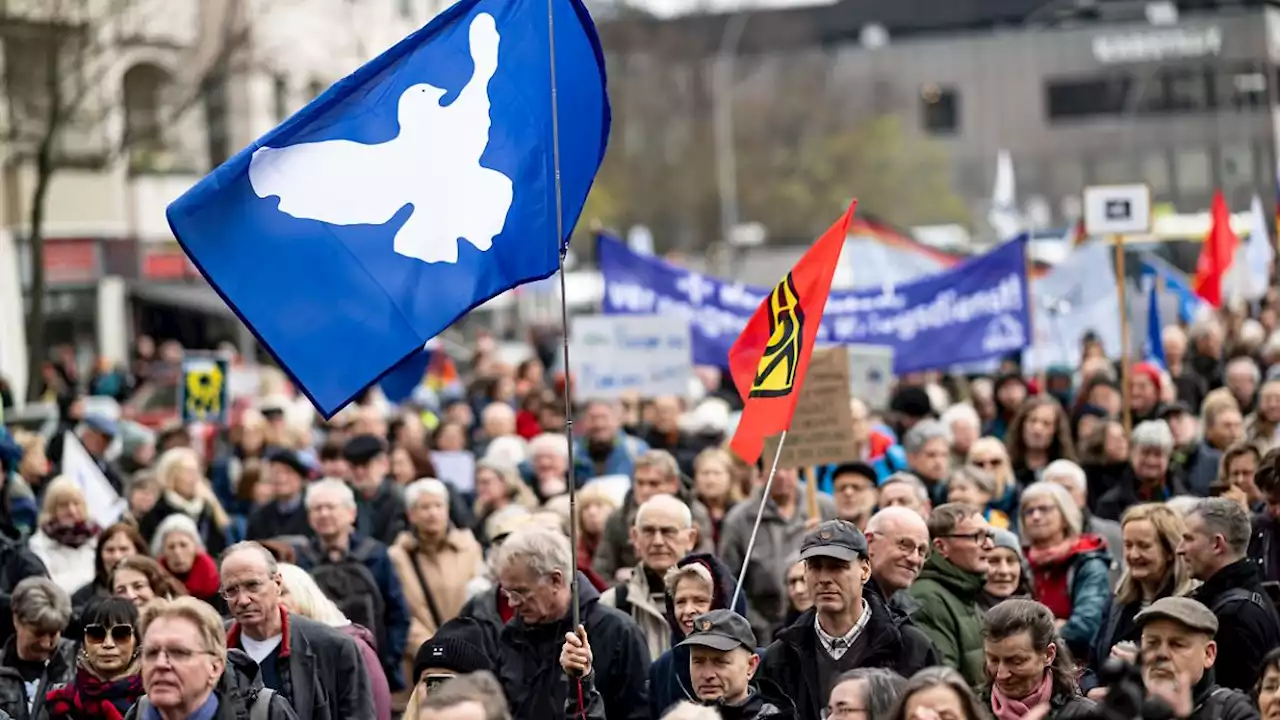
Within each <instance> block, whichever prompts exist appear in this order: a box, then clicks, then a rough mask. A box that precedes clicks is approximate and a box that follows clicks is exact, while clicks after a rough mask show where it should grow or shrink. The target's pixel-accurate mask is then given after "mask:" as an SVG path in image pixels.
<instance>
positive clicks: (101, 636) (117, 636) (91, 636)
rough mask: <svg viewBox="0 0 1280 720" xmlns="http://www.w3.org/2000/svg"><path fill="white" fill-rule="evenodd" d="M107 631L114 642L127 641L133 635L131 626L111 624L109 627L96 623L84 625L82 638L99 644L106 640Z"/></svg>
mask: <svg viewBox="0 0 1280 720" xmlns="http://www.w3.org/2000/svg"><path fill="white" fill-rule="evenodd" d="M108 633H110V635H111V639H112V641H114V642H116V643H122V642H127V641H128V640H129V639H130V638H132V637H133V626H132V625H112V626H111V627H110V628H109V629H108V628H107V626H105V625H99V624H97V623H93V624H90V625H85V626H84V639H85V640H88V641H89V642H91V643H93V644H95V645H101V644H102V643H104V642H106V641H107V634H108Z"/></svg>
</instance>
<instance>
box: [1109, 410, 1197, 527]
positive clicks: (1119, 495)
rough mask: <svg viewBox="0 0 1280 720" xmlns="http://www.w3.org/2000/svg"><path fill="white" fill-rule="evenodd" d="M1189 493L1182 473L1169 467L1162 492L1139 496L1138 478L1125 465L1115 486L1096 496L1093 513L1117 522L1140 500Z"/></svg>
mask: <svg viewBox="0 0 1280 720" xmlns="http://www.w3.org/2000/svg"><path fill="white" fill-rule="evenodd" d="M1134 422H1137V420H1134ZM1191 494H1192V493H1191V491H1190V490H1188V489H1187V484H1186V481H1185V480H1184V479H1183V477H1182V473H1179V472H1178V471H1177V470H1175V469H1174V468H1172V467H1170V468H1169V471H1168V472H1167V473H1166V474H1165V479H1164V491H1163V494H1162V495H1158V496H1156V497H1151V498H1144V497H1140V496H1139V494H1138V478H1137V476H1136V475H1134V474H1133V468H1132V467H1127V468H1125V472H1124V475H1122V476H1121V477H1120V481H1119V482H1118V483H1117V484H1116V486H1115V487H1113V488H1111V489H1110V490H1108V491H1106V492H1105V493H1103V494H1102V495H1101V496H1100V497H1099V498H1098V507H1097V508H1096V509H1095V510H1094V513H1093V514H1094V515H1097V516H1098V517H1100V518H1102V519H1104V520H1115V521H1117V522H1118V521H1119V520H1120V516H1121V515H1123V514H1124V511H1125V510H1126V509H1128V508H1129V507H1130V506H1132V505H1137V504H1138V503H1142V502H1164V501H1165V500H1168V499H1169V498H1172V497H1176V496H1178V495H1191Z"/></svg>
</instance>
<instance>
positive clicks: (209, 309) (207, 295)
mask: <svg viewBox="0 0 1280 720" xmlns="http://www.w3.org/2000/svg"><path fill="white" fill-rule="evenodd" d="M129 292H130V294H131V295H132V296H133V297H135V298H137V299H139V300H142V301H144V302H149V303H155V304H156V305H165V306H168V307H173V308H180V309H182V310H191V311H194V312H198V313H203V314H205V315H216V316H218V317H227V318H234V317H235V313H233V312H231V309H230V308H228V307H227V305H226V303H224V302H222V298H220V297H218V294H217V293H216V292H214V291H213V288H211V287H209V286H208V285H205V284H204V283H200V284H196V285H185V284H183V285H179V284H174V283H146V284H143V283H134V284H132V285H131V286H130V288H129Z"/></svg>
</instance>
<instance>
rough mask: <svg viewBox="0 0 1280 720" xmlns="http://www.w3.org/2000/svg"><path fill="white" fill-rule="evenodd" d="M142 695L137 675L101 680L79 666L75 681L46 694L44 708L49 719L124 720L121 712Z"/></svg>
mask: <svg viewBox="0 0 1280 720" xmlns="http://www.w3.org/2000/svg"><path fill="white" fill-rule="evenodd" d="M135 670H136V667H135ZM141 696H142V675H141V674H140V673H137V672H135V673H133V674H132V675H127V676H125V677H122V678H120V679H118V680H103V679H101V678H99V677H98V676H96V675H94V674H93V673H91V672H89V670H87V669H86V668H84V667H83V666H81V667H79V668H77V669H76V679H75V682H72V683H68V684H66V685H63V686H62V687H60V688H58V689H57V690H51V691H49V693H48V694H47V695H45V709H46V710H48V711H49V717H51V718H64V717H65V718H75V720H98V719H99V718H101V719H103V720H124V713H125V712H127V711H128V709H129V708H130V707H132V706H133V704H134V702H136V701H137V699H138V698H139V697H141ZM122 708H123V709H122Z"/></svg>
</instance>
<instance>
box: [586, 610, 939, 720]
mask: <svg viewBox="0 0 1280 720" xmlns="http://www.w3.org/2000/svg"><path fill="white" fill-rule="evenodd" d="M863 599H865V600H866V601H867V607H868V608H870V610H871V618H870V620H868V621H867V626H866V628H864V629H863V632H864V633H866V634H867V642H866V644H865V645H862V646H861V647H862V649H863V657H861V658H859V659H858V663H857V664H858V667H880V668H886V669H889V670H893V671H894V672H896V673H898V674H899V675H901V676H903V677H908V678H909V677H911V676H912V675H914V674H915V673H916V672H917V671H919V670H922V669H924V668H927V667H930V666H932V665H938V664H940V663H941V661H940V660H939V658H938V651H937V650H936V649H934V647H933V643H931V642H930V641H929V638H928V637H927V636H926V635H925V634H924V632H922V631H921V630H920V629H919V628H917V627H915V626H914V625H912V624H911V623H910V622H909V621H908V620H907V618H906V616H905V615H901V614H899V613H894V612H892V611H890V610H889V609H888V607H887V606H886V605H885V604H884V601H883V600H881V599H880V596H879V594H878V593H873V592H871V593H864V594H863ZM815 617H817V610H815V609H810V610H809V611H808V612H805V613H804V614H803V615H801V616H800V619H799V620H797V621H796V622H795V624H794V625H792V626H791V627H789V628H787V629H786V630H783V631H782V632H781V633H779V635H778V637H777V639H775V640H774V641H773V644H772V645H770V646H769V647H768V648H766V649H765V651H764V657H763V659H762V660H761V663H760V672H759V677H761V678H763V679H764V680H766V681H768V683H770V685H766V686H765V692H766V693H768V692H769V687H773V686H776V688H777V689H778V691H780V692H781V694H782V697H770V698H769V699H771V700H775V701H776V704H778V705H786V704H787V702H788V700H789V701H790V702H792V703H794V706H795V709H796V718H797V720H818V718H819V717H820V716H821V713H822V709H823V708H824V707H826V705H827V697H826V694H825V693H824V692H823V690H822V689H821V688H819V687H818V668H817V662H816V660H815V658H816V657H817V653H819V652H822V647H821V645H820V644H819V643H818V636H817V633H815V632H814V629H813V624H814V618H815ZM610 720H612V718H610Z"/></svg>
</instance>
